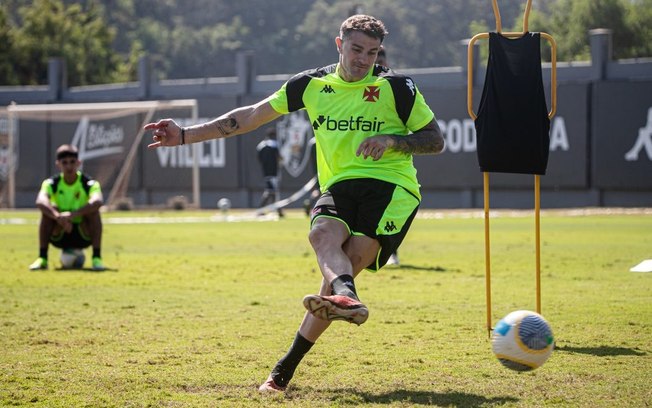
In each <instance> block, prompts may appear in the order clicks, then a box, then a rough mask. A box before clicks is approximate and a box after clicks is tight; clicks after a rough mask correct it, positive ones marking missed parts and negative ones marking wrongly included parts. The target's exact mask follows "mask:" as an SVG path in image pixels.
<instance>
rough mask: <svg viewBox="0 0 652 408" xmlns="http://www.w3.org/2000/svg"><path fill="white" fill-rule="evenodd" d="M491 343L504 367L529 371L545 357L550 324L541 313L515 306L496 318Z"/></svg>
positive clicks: (550, 341)
mask: <svg viewBox="0 0 652 408" xmlns="http://www.w3.org/2000/svg"><path fill="white" fill-rule="evenodd" d="M491 346H492V349H493V352H494V354H495V355H496V357H497V358H498V360H499V361H500V362H501V363H502V364H503V365H504V366H505V367H507V368H509V369H511V370H515V371H531V370H534V369H535V368H537V367H540V366H542V365H543V363H545V362H546V360H548V357H550V354H552V350H553V348H554V347H555V342H554V337H553V335H552V330H551V329H550V325H549V324H548V322H547V321H546V320H545V319H544V318H543V316H541V315H540V314H538V313H535V312H530V311H528V310H518V311H516V312H512V313H510V314H508V315H507V316H505V317H504V318H503V319H502V320H500V321H499V322H498V324H497V325H496V327H495V328H494V332H493V336H492V338H491Z"/></svg>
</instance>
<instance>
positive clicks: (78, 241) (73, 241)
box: [50, 224, 91, 249]
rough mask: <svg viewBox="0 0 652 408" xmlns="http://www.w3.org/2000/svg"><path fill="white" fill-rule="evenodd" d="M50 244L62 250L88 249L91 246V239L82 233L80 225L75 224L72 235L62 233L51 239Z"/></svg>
mask: <svg viewBox="0 0 652 408" xmlns="http://www.w3.org/2000/svg"><path fill="white" fill-rule="evenodd" d="M50 243H51V244H52V245H54V246H55V247H57V248H61V249H64V248H88V247H89V246H90V245H91V239H90V237H88V236H86V234H84V233H83V232H82V230H81V227H80V224H73V225H72V231H70V233H65V232H63V231H61V233H60V234H58V235H53V236H51V237H50Z"/></svg>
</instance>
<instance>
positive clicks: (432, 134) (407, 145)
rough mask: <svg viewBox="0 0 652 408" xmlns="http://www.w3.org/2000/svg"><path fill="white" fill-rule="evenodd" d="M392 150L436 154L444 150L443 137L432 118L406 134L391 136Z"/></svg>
mask: <svg viewBox="0 0 652 408" xmlns="http://www.w3.org/2000/svg"><path fill="white" fill-rule="evenodd" d="M392 139H394V146H393V147H392V149H393V150H395V151H398V152H403V153H407V154H437V153H441V151H442V150H444V144H445V143H444V137H443V136H442V134H441V130H440V129H439V126H438V125H437V122H436V121H435V120H433V121H432V122H430V123H429V124H427V125H426V126H424V127H423V128H422V129H420V130H418V131H416V132H414V133H412V134H411V135H408V136H392Z"/></svg>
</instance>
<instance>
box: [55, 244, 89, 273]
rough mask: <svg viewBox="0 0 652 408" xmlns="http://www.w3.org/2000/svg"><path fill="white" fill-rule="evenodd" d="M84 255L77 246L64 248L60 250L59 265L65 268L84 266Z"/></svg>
mask: <svg viewBox="0 0 652 408" xmlns="http://www.w3.org/2000/svg"><path fill="white" fill-rule="evenodd" d="M85 261H86V256H85V255H84V251H83V250H82V249H79V248H66V249H64V250H62V251H61V266H62V267H63V268H65V269H69V268H81V267H82V266H84V262H85Z"/></svg>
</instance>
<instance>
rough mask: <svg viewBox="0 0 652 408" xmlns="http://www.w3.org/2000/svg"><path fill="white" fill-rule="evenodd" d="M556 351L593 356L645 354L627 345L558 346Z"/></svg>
mask: <svg viewBox="0 0 652 408" xmlns="http://www.w3.org/2000/svg"><path fill="white" fill-rule="evenodd" d="M555 351H562V352H568V353H579V354H590V355H592V356H598V357H604V356H644V355H646V353H645V352H643V351H638V350H637V349H631V348H627V347H612V346H599V347H572V346H565V347H561V346H557V347H555Z"/></svg>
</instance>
